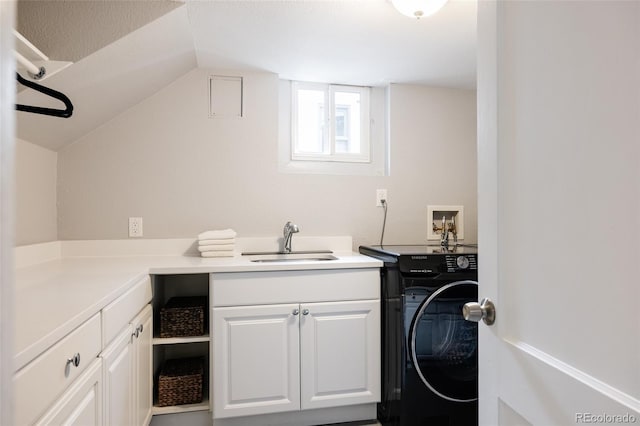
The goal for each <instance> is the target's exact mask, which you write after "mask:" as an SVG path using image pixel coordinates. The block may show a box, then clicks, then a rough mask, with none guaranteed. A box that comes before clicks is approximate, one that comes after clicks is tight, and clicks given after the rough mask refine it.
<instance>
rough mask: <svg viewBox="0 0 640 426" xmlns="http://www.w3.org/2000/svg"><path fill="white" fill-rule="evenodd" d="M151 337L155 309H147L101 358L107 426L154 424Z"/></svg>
mask: <svg viewBox="0 0 640 426" xmlns="http://www.w3.org/2000/svg"><path fill="white" fill-rule="evenodd" d="M151 334H152V309H151V305H147V307H146V308H145V309H143V310H142V312H140V314H139V315H138V316H136V318H134V319H133V320H132V321H131V323H130V324H129V325H128V326H127V327H125V329H124V330H123V331H122V332H121V333H120V334H119V335H118V336H117V337H116V339H115V340H113V342H112V343H111V344H110V345H109V347H108V348H107V349H105V350H104V351H103V352H102V354H101V357H102V359H103V364H104V419H105V424H106V425H137V426H143V425H147V424H149V422H150V421H151V387H152V372H151Z"/></svg>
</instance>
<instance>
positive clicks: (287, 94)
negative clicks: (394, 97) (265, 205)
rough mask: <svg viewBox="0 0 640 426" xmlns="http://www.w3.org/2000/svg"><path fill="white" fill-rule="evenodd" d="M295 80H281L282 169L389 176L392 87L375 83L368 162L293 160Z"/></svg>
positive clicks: (308, 172)
mask: <svg viewBox="0 0 640 426" xmlns="http://www.w3.org/2000/svg"><path fill="white" fill-rule="evenodd" d="M292 83H293V82H292V81H290V80H280V83H279V106H278V112H279V114H278V128H279V131H278V171H279V172H280V173H294V174H326V175H338V176H339V175H352V176H388V175H389V173H390V167H389V165H390V153H389V128H388V123H389V113H388V111H389V88H388V87H371V96H370V120H371V127H370V129H371V131H370V141H371V145H370V146H371V152H370V161H369V162H368V163H344V162H338V161H305V160H302V161H301V160H292V159H291V151H292V143H291V132H292V126H291V108H292V105H291V100H292V96H291V92H292V87H291V86H292Z"/></svg>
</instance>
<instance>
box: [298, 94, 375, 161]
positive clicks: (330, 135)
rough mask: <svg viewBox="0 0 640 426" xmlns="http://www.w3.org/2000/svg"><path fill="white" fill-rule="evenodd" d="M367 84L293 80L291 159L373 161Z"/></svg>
mask: <svg viewBox="0 0 640 426" xmlns="http://www.w3.org/2000/svg"><path fill="white" fill-rule="evenodd" d="M369 91H370V89H369V88H368V87H359V86H339V85H330V84H317V83H301V82H294V83H293V85H292V91H291V92H292V108H291V125H292V132H291V136H292V137H291V142H292V144H291V159H292V160H309V161H338V162H358V163H368V162H370V152H371V147H370V145H371V143H370V140H369V134H370V129H369V128H370V120H369Z"/></svg>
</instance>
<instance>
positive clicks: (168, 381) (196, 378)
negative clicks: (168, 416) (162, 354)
mask: <svg viewBox="0 0 640 426" xmlns="http://www.w3.org/2000/svg"><path fill="white" fill-rule="evenodd" d="M203 377H204V358H202V357H199V358H184V359H170V360H167V361H166V362H165V363H164V364H163V365H162V368H161V369H160V376H159V377H158V404H157V405H158V406H159V407H166V406H170V405H182V404H198V403H200V402H202V381H203Z"/></svg>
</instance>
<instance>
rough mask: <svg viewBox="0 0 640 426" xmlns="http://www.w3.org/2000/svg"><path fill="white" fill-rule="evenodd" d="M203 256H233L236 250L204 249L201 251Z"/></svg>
mask: <svg viewBox="0 0 640 426" xmlns="http://www.w3.org/2000/svg"><path fill="white" fill-rule="evenodd" d="M200 255H201V256H202V257H233V256H234V255H235V252H234V251H233V250H226V251H203V252H202V253H200Z"/></svg>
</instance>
